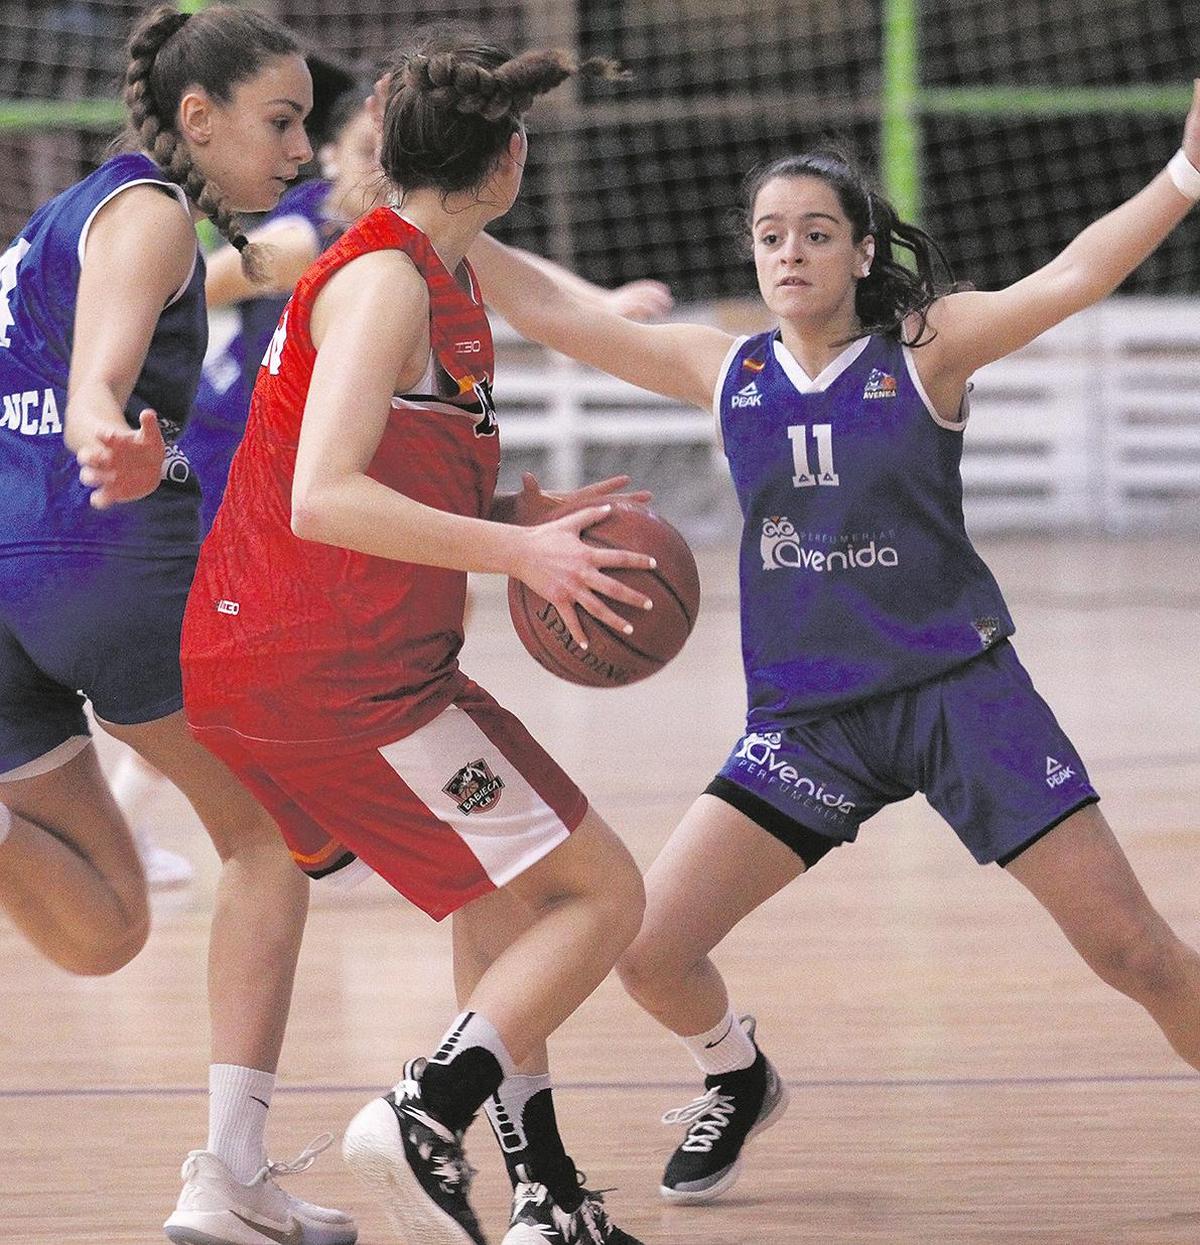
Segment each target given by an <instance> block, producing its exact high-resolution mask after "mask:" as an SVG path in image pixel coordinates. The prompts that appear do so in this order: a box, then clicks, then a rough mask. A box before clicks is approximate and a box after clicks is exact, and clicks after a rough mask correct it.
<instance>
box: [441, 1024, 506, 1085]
mask: <svg viewBox="0 0 1200 1245" xmlns="http://www.w3.org/2000/svg"><path fill="white" fill-rule="evenodd" d="M471 1046H482V1047H483V1049H484V1050H487V1051H491V1053H492V1054H493V1055H495V1056H496V1062H497V1063H498V1064H499V1065H500V1071H501V1072H503V1073H504V1075H505V1077H510V1076H515V1075H516V1073H517V1065H516V1064H515V1063H513V1057H512V1056H511V1055H510V1054H509V1053H508V1047H507V1046H505V1045H504V1039H503V1038H502V1037H501V1036H500V1034H499V1033H498V1032H497V1030H496V1027H495V1025H493V1024H492V1022H491V1021H490V1020H489V1019H488V1018H487V1017H486V1016H484V1015H483V1014H482V1013H480V1012H461V1013H460V1014H459V1015H458V1016H456V1017H455V1019H454V1023H453V1024H452V1025H451V1026H450V1028H449V1029H447V1030H446V1034H445V1036H444V1037H443V1038H442V1040H441V1041H440V1042H439V1043H438V1048H437V1050H435V1051H434V1052H433V1054H432V1055H430V1056H429V1062H430V1063H450V1062H451V1061H452V1060H453V1059H454V1056H455V1055H457V1054H458V1053H459V1051H463V1050H466V1049H467V1048H468V1047H471Z"/></svg>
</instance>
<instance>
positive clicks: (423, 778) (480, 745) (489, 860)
mask: <svg viewBox="0 0 1200 1245" xmlns="http://www.w3.org/2000/svg"><path fill="white" fill-rule="evenodd" d="M379 755H380V756H381V757H383V759H384V760H385V761H386V762H387V763H388V764H389V765H390V766H391V767H392V769H394V770H395V771H396V773H397V774H399V775H400V777H401V778H402V779H403V780H404V783H405V785H406V786H408V787H409V789H410V790H411V791H412V792H413V794H414V795H416V797H417V798H418V799H419V800H420V801H421V802H422V803H423V804H424V805H425V807H426V808H428V809H429V810H430V812H432V813H433V815H434V816H435V817H437V818H439V819H440V820H442V821H444V822H446V824H447V825H449V826H450V827H451V829H452V830H453V831H454V833H455V834H457V835H458V837H459V838H460V839H462V841H463V842H464V843H465V844H466V845H467V847H469V848H470V849H471V853H472V854H473V855H474V857H475V859H476V860H478V861H479V863H480V865H481V866H482V867H483V870H484V872H485V873H486V874H487V876H488V877H489V878H490V879H491V881H492V882H493V883H494V884H495V885H496V886H498V887H499V886H503V885H504V884H505V883H506V882H511V881H512V879H513V878H515V877H517V876H518V875H519V874H521V873H523V872H524V871H525V870H526V869H528V868H529V866H530V865H533V864H536V863H537V861H539V860H541V858H542V857H543V856H545V855H546V854H547V852H550V851H552V850H553V849H554V848H555V847H557V846H558V845H559V844H560V843H561V842H562V841H563V840H564V839H565V838H566V837H567V836H568V835H569V834H570V831H569V830H568V829H567V827H566V826H565V825H564V824H563V822H562V820H561V819H560V818H559V816H558V814H557V813H556V812H555V811H554V810H553V809H552V808H551V807H550V806H549V805H548V804H547V803H546V801H545V800H543V799H542V797H541V796H540V795H539V794H538V793H537V792H536V791H535V790H534V789H533V787H531V786H530V785H529V783H528V782H527V781H526V779H525V778H524V776H523V775H522V774H521V773H520V772H519V771H518V770H517V767H516V765H515V764H514V763H513V762H512V761H510V760H509V759H508V757H507V756H505V754H504V753H503V752H502V751H501V750H500V749H499V748H498V747H497V746H496V745H495V744H494V743H492V741H491V740H490V739H489V738H488V737H487V736H486V735H485V734H484V733H483V731H481V730H480V729H479V727H478V726H476V724H475V721H474V719H473V718H472V717H471V716H470V714H468V713H466V712H465V711H464V710H462V709H460V708H459V707H458V706H457V705H450V706H448V707H447V708H446V709H443V710H442V712H441V713H439V714H438V716H437V717H436V718H434V719H433V721H432V722H429V723H427V724H426V725H425V726H422V727H421V728H420V729H419V730H416V731H413V733H412V734H411V735H406V736H405V737H404V738H403V739H398V740H397V741H396V742H395V743H391V744H385V745H384V746H383V747H382V748H380V749H379ZM476 761H482V762H483V763H484V764H485V765H486V766H487V767H488V768H489V769H490V770H491V772H492V775H493V777H495V778H498V779H499V780H500V781H501V782H502V783H503V784H504V785H503V789H502V790H501V791H500V798H499V800H497V801H496V804H495V806H494V807H493V808H488V809H486V810H481V809H475V810H473V811H471V812H466V813H464V812H462V811H461V810H460V809H459V805H458V801H457V800H455V799H454V798H453V797H452V796H450V795H448V794H447V793H446V791H445V790H444V788H445V786H446V784H447V781H448V780H449V779H450V777H451V776H452V775H453V773H454V771H455V769H456V768H457V767H459V766H465V765H471V764H473V763H474V762H476Z"/></svg>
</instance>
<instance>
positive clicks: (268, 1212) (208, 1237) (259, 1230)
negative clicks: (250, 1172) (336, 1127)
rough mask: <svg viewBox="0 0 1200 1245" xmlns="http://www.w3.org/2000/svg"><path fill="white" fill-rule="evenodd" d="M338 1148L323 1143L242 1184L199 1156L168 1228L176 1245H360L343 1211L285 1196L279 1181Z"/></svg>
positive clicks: (188, 1166) (206, 1155)
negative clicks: (322, 1154)
mask: <svg viewBox="0 0 1200 1245" xmlns="http://www.w3.org/2000/svg"><path fill="white" fill-rule="evenodd" d="M332 1142H333V1138H332V1137H331V1136H329V1134H328V1133H325V1134H323V1135H322V1136H320V1137H318V1138H317V1139H316V1141H314V1142H313V1143H312V1145H310V1146H309V1147H308V1148H307V1149H306V1150H304V1152H303V1153H302V1154H300V1155H299V1157H297V1158H295V1159H293V1160H292V1162H290V1163H272V1162H269V1163H267V1165H266V1166H265V1167H263V1168H262V1169H261V1170H260V1171H259V1172H258V1173H257V1174H256V1175H255V1176H254V1178H253V1179H252V1180H251V1181H250V1182H249V1184H242V1182H241V1181H240V1180H238V1179H237V1177H236V1176H234V1174H233V1173H232V1172H231V1171H230V1170H229V1168H228V1167H226V1166H225V1164H224V1163H223V1162H222V1161H221V1160H220V1159H219V1158H217V1156H216V1155H215V1154H213V1153H211V1152H210V1151H208V1150H193V1151H192V1152H191V1154H189V1155H188V1156H187V1158H186V1159H185V1160H184V1163H183V1171H182V1172H181V1173H180V1174H181V1175H182V1177H183V1192H182V1193H180V1195H179V1204H178V1205H177V1206H176V1207H175V1212H174V1214H172V1216H171V1217H170V1219H168V1220H167V1222H166V1223H165V1224H163V1229H164V1231H165V1232H166V1234H167V1238H168V1240H171V1241H173V1242H175V1245H354V1242H355V1241H357V1240H358V1228H357V1227H356V1226H355V1224H354V1220H353V1219H351V1218H350V1216H349V1215H344V1214H342V1212H341V1211H340V1210H330V1209H328V1208H327V1207H324V1206H314V1205H313V1204H312V1203H311V1202H302V1201H301V1200H300V1199H299V1198H298V1197H292V1195H291V1194H290V1193H285V1192H284V1191H283V1190H282V1189H281V1188H280V1187H279V1186H278V1185H277V1184H276V1183H275V1177H276V1176H291V1175H295V1174H296V1173H298V1172H302V1171H307V1170H308V1168H309V1167H311V1166H312V1163H313V1160H314V1159H315V1158H316V1157H317V1155H318V1154H320V1153H321V1151H322V1150H325V1149H327V1148H328V1147H329V1146H330V1145H331V1144H332Z"/></svg>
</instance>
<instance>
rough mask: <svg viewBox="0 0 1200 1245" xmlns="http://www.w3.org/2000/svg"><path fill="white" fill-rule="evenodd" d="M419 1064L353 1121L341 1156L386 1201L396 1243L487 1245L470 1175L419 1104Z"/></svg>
mask: <svg viewBox="0 0 1200 1245" xmlns="http://www.w3.org/2000/svg"><path fill="white" fill-rule="evenodd" d="M424 1071H425V1060H424V1059H413V1060H410V1061H409V1062H408V1063H406V1064H405V1065H404V1080H403V1082H402V1083H401V1085H400V1086H398V1087H397V1089H396V1090H394V1091H393V1092H392V1093H390V1094H388V1095H387V1096H386V1097H384V1098H376V1099H374V1100H373V1101H372V1102H369V1103H367V1105H366V1106H365V1107H363V1109H362V1110H361V1111H360V1112H359V1113H358V1114H357V1115H356V1116H355V1117H354V1119H352V1120H351V1121H350V1127H349V1128H347V1129H346V1135H345V1138H344V1139H343V1141H342V1155H343V1156H344V1158H345V1160H346V1162H347V1164H349V1166H350V1168H351V1170H352V1171H353V1172H354V1174H355V1175H356V1176H357V1177H358V1178H359V1179H360V1180H361V1181H362V1182H363V1183H364V1184H365V1185H367V1186H368V1188H370V1189H373V1190H374V1191H375V1192H376V1193H377V1194H378V1195H379V1196H380V1197H381V1198H382V1200H383V1202H384V1204H385V1206H386V1207H387V1210H388V1214H389V1215H390V1216H391V1218H392V1222H393V1223H394V1224H395V1225H396V1228H397V1229H398V1231H399V1233H400V1238H401V1240H403V1241H405V1242H406V1245H407V1243H408V1242H412V1245H487V1241H486V1239H485V1237H484V1235H483V1231H482V1230H481V1229H480V1227H479V1220H478V1219H476V1218H475V1212H474V1211H473V1210H472V1209H471V1204H470V1202H469V1201H468V1200H467V1194H468V1193H469V1192H470V1188H471V1177H472V1176H473V1175H474V1174H475V1173H474V1172H473V1171H472V1170H471V1168H470V1167H469V1166H468V1165H467V1160H466V1156H465V1155H464V1154H463V1145H462V1133H456V1132H453V1131H452V1130H451V1129H449V1128H447V1127H446V1125H445V1124H443V1123H442V1122H441V1121H440V1120H438V1119H437V1118H436V1117H434V1116H432V1115H430V1114H429V1113H428V1112H427V1111H426V1110H425V1109H424V1108H423V1106H422V1103H421V1074H422V1073H423V1072H424Z"/></svg>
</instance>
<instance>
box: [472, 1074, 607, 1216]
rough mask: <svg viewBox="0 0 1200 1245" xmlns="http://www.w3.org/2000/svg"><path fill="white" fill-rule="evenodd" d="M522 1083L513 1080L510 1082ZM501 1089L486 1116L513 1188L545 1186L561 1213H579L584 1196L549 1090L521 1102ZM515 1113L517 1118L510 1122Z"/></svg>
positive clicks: (489, 1102) (490, 1103)
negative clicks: (531, 1183)
mask: <svg viewBox="0 0 1200 1245" xmlns="http://www.w3.org/2000/svg"><path fill="white" fill-rule="evenodd" d="M521 1079H522V1078H519V1077H515V1078H513V1081H518V1080H521ZM509 1084H510V1085H511V1084H512V1082H509ZM504 1089H505V1087H504V1086H502V1087H501V1090H500V1091H499V1092H497V1093H496V1094H494V1095H493V1096H492V1098H491V1099H490V1100H489V1101H488V1103H487V1113H488V1119H489V1121H490V1122H491V1125H492V1131H493V1132H494V1133H495V1134H496V1140H497V1141H499V1143H500V1149H501V1151H502V1152H503V1154H504V1165H505V1167H507V1168H508V1178H509V1180H511V1181H512V1184H513V1187H514V1188H516V1186H517V1185H518V1184H520V1183H521V1182H523V1181H535V1182H537V1183H538V1184H544V1185H545V1186H546V1188H547V1189H549V1190H550V1196H551V1197H552V1198H553V1199H554V1201H555V1202H556V1203H557V1204H558V1206H559V1207H560V1208H561V1209H562V1210H565V1211H566V1212H567V1213H568V1214H571V1213H572V1212H574V1211H575V1210H578V1208H579V1206H580V1204H581V1203H582V1201H583V1196H582V1194H581V1192H580V1189H579V1181H578V1179H577V1178H576V1175H575V1163H574V1162H573V1161H572V1159H571V1157H570V1156H569V1155H568V1154H567V1151H566V1148H565V1147H564V1146H563V1142H562V1137H561V1136H560V1134H559V1131H558V1119H557V1117H556V1116H555V1113H554V1096H553V1094H552V1092H551V1090H550V1089H549V1088H548V1087H547V1088H543V1089H538V1090H537V1091H536V1092H535V1093H533V1094H532V1095H530V1097H529V1098H527V1099H525V1100H524V1102H522V1101H521V1096H520V1094H517V1095H515V1096H514V1095H512V1094H511V1093H505V1092H504ZM518 1113H519V1115H520V1118H519V1119H513V1118H512V1117H513V1115H515V1114H518Z"/></svg>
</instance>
